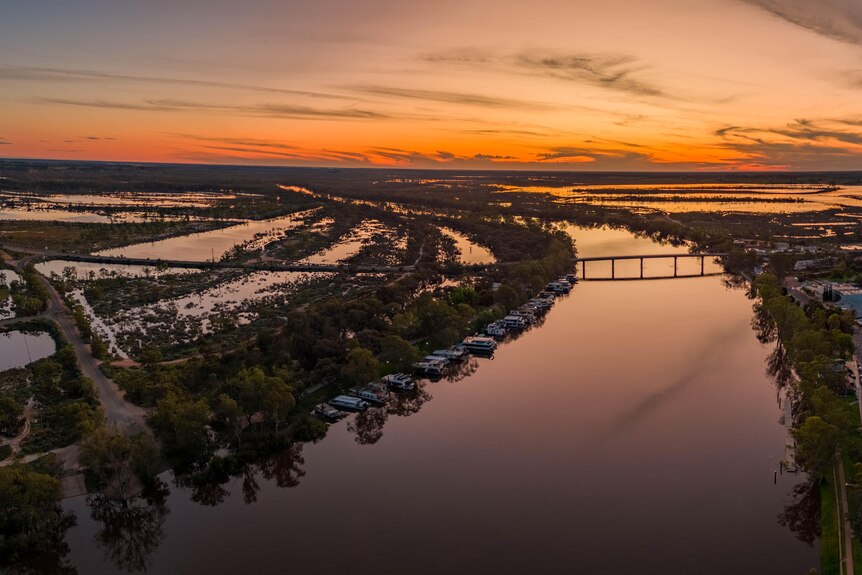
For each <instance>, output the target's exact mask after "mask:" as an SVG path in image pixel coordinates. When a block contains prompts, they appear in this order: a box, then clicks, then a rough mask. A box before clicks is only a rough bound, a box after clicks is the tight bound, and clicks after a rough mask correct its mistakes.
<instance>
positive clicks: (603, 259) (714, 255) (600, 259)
mask: <svg viewBox="0 0 862 575" xmlns="http://www.w3.org/2000/svg"><path fill="white" fill-rule="evenodd" d="M725 256H727V253H724V252H711V253H703V254H682V253H680V254H640V255H634V256H591V257H586V258H580V257H579V258H577V261H579V262H607V261H611V260H654V259H659V258H721V257H725Z"/></svg>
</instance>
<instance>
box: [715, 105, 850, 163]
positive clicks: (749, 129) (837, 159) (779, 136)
mask: <svg viewBox="0 0 862 575" xmlns="http://www.w3.org/2000/svg"><path fill="white" fill-rule="evenodd" d="M853 128H862V122H858V119H856V118H849V119H821V120H809V119H798V120H794V121H793V122H789V123H788V124H786V125H785V126H780V127H759V126H727V127H724V128H720V129H718V130H715V132H714V133H715V135H716V136H717V137H719V138H720V140H721V143H720V144H719V145H720V147H722V148H724V149H726V150H732V151H734V152H737V154H738V156H739V157H741V158H743V160H741V161H742V162H756V163H757V165H759V166H761V167H764V168H769V167H773V168H785V169H793V170H846V169H849V168H852V167H853V166H854V165H855V166H856V167H858V165H859V163H858V159H859V157H860V156H862V131H860V130H858V129H857V130H853Z"/></svg>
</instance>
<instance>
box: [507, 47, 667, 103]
mask: <svg viewBox="0 0 862 575" xmlns="http://www.w3.org/2000/svg"><path fill="white" fill-rule="evenodd" d="M636 61H637V60H636V59H635V58H634V57H633V56H625V55H615V54H574V55H536V54H521V55H519V56H517V57H516V58H515V62H516V64H517V66H519V67H521V68H523V69H525V70H529V71H533V72H534V73H537V74H540V75H545V76H550V77H552V78H558V79H560V80H567V81H573V82H581V83H586V84H591V85H594V86H599V87H602V88H608V89H611V90H616V91H620V92H626V93H629V94H634V95H637V96H664V95H665V93H664V92H663V91H662V90H661V88H659V87H658V86H655V85H653V84H651V83H649V82H646V81H644V80H639V79H637V78H636V77H635V74H636V73H637V72H639V71H641V70H643V67H642V66H637V65H636Z"/></svg>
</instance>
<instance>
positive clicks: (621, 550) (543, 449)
mask: <svg viewBox="0 0 862 575" xmlns="http://www.w3.org/2000/svg"><path fill="white" fill-rule="evenodd" d="M577 236H578V238H579V244H581V247H582V255H583V256H586V255H588V254H589V255H604V254H603V253H600V252H598V251H595V252H591V250H590V249H587V246H588V245H590V244H591V243H592V244H593V246H594V249H596V250H598V249H599V248H598V246H600V245H605V246H611V245H616V246H617V248H618V249H619V250H620V253H622V254H634V253H656V252H659V251H664V250H666V249H667V248H666V247H660V246H657V245H655V244H652V243H651V242H648V245H645V244H644V243H643V241H644V240H636V239H633V238H632V237H631V236H628V238H626V237H625V236H623V235H620V234H619V233H617V232H608V231H607V230H604V231H603V230H592V231H578V232H577ZM751 317H752V310H751V301H749V300H748V299H747V298H746V297H745V295H744V293H743V292H742V291H740V290H734V289H729V288H727V287H725V285H724V283H723V282H722V280H721V278H719V277H704V278H693V279H670V280H654V281H643V282H640V281H630V282H581V283H580V284H578V285H577V286H576V287H575V289H574V290H573V291H572V293H571V294H570V295H569V296H567V297H564V298H560V299H559V300H558V302H557V305H556V306H555V307H554V308H553V309H552V310H551V311H550V313H549V314H548V315H547V317H546V319H545V321H544V323H543V324H542V325H541V326H539V327H536V328H534V329H531V330H530V331H528V332H526V333H525V334H523V335H522V336H521V337H519V338H517V339H516V340H514V341H511V342H508V343H506V344H504V345H502V346H501V347H500V349H498V351H497V353H496V357H495V358H494V359H493V360H488V359H475V360H471V361H473V362H475V363H474V365H473V367H474V368H475V373H474V374H472V375H470V376H468V377H466V378H463V379H460V380H457V381H447V380H445V379H444V380H443V381H440V382H437V383H432V382H426V383H424V387H423V392H422V396H421V399H420V400H417V401H415V405H416V407H421V408H420V409H418V412H416V413H415V414H413V415H411V416H410V417H401V416H398V415H396V414H389V415H387V414H386V413H385V412H382V411H377V412H375V413H370V414H368V415H367V416H364V417H362V418H357V417H355V416H354V417H351V418H349V420H345V421H342V422H340V423H338V424H335V425H333V426H332V427H331V428H330V431H329V434H328V435H327V437H326V438H325V439H323V440H322V441H320V442H318V443H316V444H308V445H305V446H304V448H303V450H302V452H301V456H300V457H298V458H297V457H294V458H290V457H286V456H285V457H283V458H281V459H280V460H279V461H280V465H276V466H275V467H274V468H272V467H271V468H270V470H271V471H274V472H275V473H274V475H275V477H276V478H273V474H272V473H270V474H268V477H270V479H267V478H265V477H263V476H261V475H260V473H259V470H258V471H255V470H252V471H251V472H250V474H251V478H252V480H251V481H248V480H247V481H246V482H245V485H243V480H242V479H236V480H233V481H231V482H230V483H228V484H227V485H225V488H226V489H227V490H228V491H229V494H228V495H227V496H226V498H225V500H224V501H223V502H222V503H221V504H218V505H202V504H199V503H196V502H195V501H193V500H192V498H191V494H190V492H189V491H188V490H186V489H184V488H178V487H176V486H173V485H172V486H171V489H172V492H171V494H170V495H169V496H168V498H167V501H166V503H165V505H166V508H165V509H153V510H152V512H151V513H149V514H143V515H142V517H144V518H143V519H142V521H146V524H145V525H144V524H142V525H141V526H140V529H138V530H135V529H134V527H133V531H132V532H133V533H134V536H130V537H128V538H120V539H119V540H120V541H123V540H125V542H126V546H118V545H117V544H116V543H115V544H113V545H112V544H109V543H106V541H109V540H110V539H111V538H110V536H108V537H101V536H99V534H100V532H101V530H102V529H104V526H103V525H102V524H100V523H99V522H97V521H94V520H93V519H92V518H91V517H90V513H89V510H88V507H87V503H86V501H85V499H83V498H81V497H78V498H73V499H70V500H67V502H66V507H67V508H68V509H69V510H72V511H75V513H76V514H77V516H78V525H77V526H76V527H75V528H73V529H72V530H71V531H70V532H69V535H68V536H67V541H68V542H69V544H70V545H71V550H72V551H71V554H70V556H69V558H70V560H71V562H72V564H74V565H75V566H76V567H77V568H78V569H79V571H80V572H81V573H113V572H116V571H117V568H118V567H117V565H118V563H116V562H114V560H112V559H110V557H114V558H126V559H128V558H129V555H128V554H126V553H125V551H127V550H130V549H131V550H132V551H134V552H135V553H132V555H133V556H134V558H135V559H136V560H141V559H142V560H143V564H144V565H146V566H147V567H148V569H147V571H148V572H150V573H163V574H173V573H214V574H220V573H239V572H245V573H271V572H281V571H284V570H286V569H291V570H297V571H301V572H303V573H321V574H325V573H337V572H345V573H369V574H389V573H392V574H403V573H410V574H424V573H429V574H430V573H434V574H436V573H517V574H522V573H591V574H619V573H638V574H657V573H685V574H688V573H697V574H699V575H712V574H714V575H725V574H727V573H734V574H757V575H767V574H782V575H784V574H788V573H800V574H801V573H807V572H808V569H809V568H811V567H814V566H816V565H817V553H816V550H815V549H814V548H811V547H808V546H807V545H805V544H803V543H800V542H799V541H797V540H796V539H795V537H794V535H793V534H791V532H790V531H788V530H787V529H786V528H784V527H782V526H780V525H778V523H777V521H776V518H777V515H778V514H779V513H780V512H781V511H782V509H783V506H784V505H785V504H786V502H787V499H788V493H789V492H790V490H791V489H792V487H793V486H794V484H795V483H796V482H797V481H800V480H801V479H802V477H799V476H794V475H786V474H785V475H780V476H779V477H778V482H777V484H773V472H775V471H777V470H778V469H779V461H780V460H781V458H782V457H783V455H784V442H785V438H786V429H785V427H784V426H783V425H782V424H781V423H779V419H780V417H781V415H782V412H781V409H780V408H779V406H778V405H777V394H776V389H775V387H774V384H773V382H772V381H771V380H770V378H769V377H768V376H767V375H766V374H765V363H764V362H765V359H766V357H767V356H768V354H769V352H770V351H771V350H770V348H769V346H765V345H762V344H760V343H758V341H757V339H756V338H755V335H754V333H753V332H752V330H751V327H750V320H751ZM422 400H427V401H425V402H424V403H422ZM402 413H403V412H402ZM255 475H256V476H255ZM163 477H164V479H165V480H166V481H167V482H168V483H171V482H172V479H171V474H170V472H167V473H166V474H165V475H163ZM279 485H283V486H285V487H279ZM288 486H292V487H288ZM244 487H245V489H244ZM244 491H245V493H244ZM253 500H254V501H255V502H250V503H247V502H246V501H253Z"/></svg>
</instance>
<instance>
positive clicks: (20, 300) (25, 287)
mask: <svg viewBox="0 0 862 575" xmlns="http://www.w3.org/2000/svg"><path fill="white" fill-rule="evenodd" d="M20 275H21V281H13V282H11V284H10V286H9V289H10V293H11V295H12V303H13V305H14V307H15V315H16V316H17V317H27V316H33V315H38V314H40V313H41V312H43V311H44V310H45V308H46V307H47V305H48V290H46V289H45V285H44V284H43V283H42V280H40V279H39V275H38V273H37V272H36V270H35V269H33V266H32V265H30V266H27V268H26V269H25V270H23V271H22V272H21V274H20Z"/></svg>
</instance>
